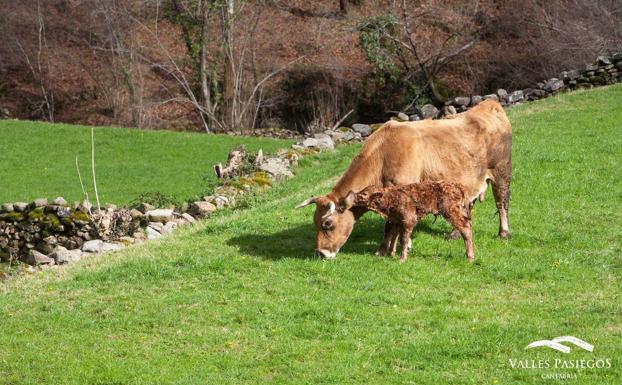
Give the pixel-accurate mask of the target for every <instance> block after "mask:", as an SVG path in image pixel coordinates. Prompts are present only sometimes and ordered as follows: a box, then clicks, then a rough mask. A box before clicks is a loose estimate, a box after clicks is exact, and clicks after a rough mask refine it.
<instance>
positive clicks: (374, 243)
mask: <svg viewBox="0 0 622 385" xmlns="http://www.w3.org/2000/svg"><path fill="white" fill-rule="evenodd" d="M431 222H432V221H431V220H425V221H422V222H420V223H419V224H418V225H417V228H416V230H415V231H416V232H423V233H428V234H431V235H433V236H436V237H439V238H443V237H445V236H446V235H447V233H448V230H449V229H450V227H449V225H445V226H444V227H442V228H441V226H439V225H438V224H436V225H432V223H431ZM445 227H446V228H445ZM383 231H384V221H383V220H382V219H381V218H373V219H371V218H368V219H366V220H362V221H360V222H359V223H358V224H357V225H355V226H354V230H353V231H352V234H351V235H350V238H348V241H347V242H346V244H345V245H344V246H343V248H342V249H341V252H344V253H349V254H370V255H371V254H373V253H374V252H375V251H376V249H377V247H378V244H379V243H380V241H381V240H382V235H383ZM227 244H228V245H229V246H235V247H238V248H239V250H240V252H241V253H243V254H247V255H252V256H255V257H259V258H266V259H273V260H279V259H283V258H299V259H316V258H318V257H316V256H314V252H313V251H314V249H315V226H314V225H313V223H311V222H310V223H307V224H304V225H303V224H301V225H298V226H294V227H290V228H288V229H285V230H282V231H279V232H276V233H271V234H261V233H257V232H249V233H243V234H240V235H237V236H235V237H233V238H231V239H229V240H228V241H227Z"/></svg>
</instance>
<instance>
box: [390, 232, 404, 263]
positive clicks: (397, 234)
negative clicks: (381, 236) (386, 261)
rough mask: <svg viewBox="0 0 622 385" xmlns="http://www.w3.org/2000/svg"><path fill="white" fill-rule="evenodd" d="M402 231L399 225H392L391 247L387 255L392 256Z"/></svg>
mask: <svg viewBox="0 0 622 385" xmlns="http://www.w3.org/2000/svg"><path fill="white" fill-rule="evenodd" d="M401 231H402V227H401V226H399V225H393V228H392V229H391V246H390V249H389V255H390V256H394V255H395V252H396V251H397V241H398V240H399V239H400V233H401Z"/></svg>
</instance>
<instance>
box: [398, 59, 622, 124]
mask: <svg viewBox="0 0 622 385" xmlns="http://www.w3.org/2000/svg"><path fill="white" fill-rule="evenodd" d="M620 82H622V53H617V54H614V55H611V56H599V57H598V58H597V59H596V61H595V62H594V63H592V64H588V65H586V66H585V67H583V68H580V69H574V70H570V71H563V72H562V73H561V74H560V75H559V77H557V78H551V79H546V80H543V81H542V82H539V83H537V84H534V85H533V86H532V87H529V88H525V89H522V90H514V91H511V92H508V91H506V90H504V89H499V90H497V92H496V93H494V94H489V95H472V96H458V97H455V98H452V99H451V100H448V101H447V102H446V103H445V105H444V106H443V107H442V108H441V109H440V110H439V109H438V108H437V107H436V106H433V105H431V104H426V105H424V106H422V107H420V108H417V109H415V111H413V112H411V113H410V115H408V114H404V113H402V116H401V117H400V116H398V118H400V119H401V120H406V119H405V118H408V120H411V121H414V120H420V119H434V118H440V117H451V116H452V115H454V114H456V113H459V112H464V111H466V110H468V109H469V108H471V107H473V106H475V105H477V104H479V103H480V102H481V101H482V100H486V99H494V100H497V101H499V102H500V103H501V104H502V105H503V106H510V105H514V104H517V103H522V102H526V101H532V100H538V99H543V98H547V97H549V96H551V95H554V94H557V93H559V92H561V91H564V90H576V89H588V88H592V87H598V86H605V85H609V84H615V83H620Z"/></svg>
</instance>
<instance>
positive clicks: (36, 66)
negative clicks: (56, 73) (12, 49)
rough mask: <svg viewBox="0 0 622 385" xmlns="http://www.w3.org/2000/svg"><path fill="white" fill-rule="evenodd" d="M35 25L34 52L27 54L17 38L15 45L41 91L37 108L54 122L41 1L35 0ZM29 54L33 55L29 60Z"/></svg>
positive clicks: (47, 49)
mask: <svg viewBox="0 0 622 385" xmlns="http://www.w3.org/2000/svg"><path fill="white" fill-rule="evenodd" d="M35 26H36V30H37V46H36V47H35V52H34V53H33V54H29V53H28V52H27V50H26V48H24V46H23V45H22V43H21V42H20V40H19V39H18V38H16V39H15V43H16V45H17V46H18V47H19V50H20V51H21V53H22V54H23V56H24V60H25V62H26V65H27V66H28V69H29V70H30V73H31V74H32V77H33V79H34V80H35V82H36V83H37V85H38V88H39V90H40V93H41V98H42V99H43V101H42V102H41V104H40V106H39V107H38V109H39V110H40V111H42V112H43V113H44V115H46V117H47V119H48V120H49V121H50V122H54V92H53V90H52V87H51V84H50V78H51V68H50V59H49V54H50V50H49V48H48V44H47V38H46V30H45V21H44V19H43V13H42V12H41V3H40V2H39V1H37V11H36V15H35ZM31 56H33V58H32V60H31Z"/></svg>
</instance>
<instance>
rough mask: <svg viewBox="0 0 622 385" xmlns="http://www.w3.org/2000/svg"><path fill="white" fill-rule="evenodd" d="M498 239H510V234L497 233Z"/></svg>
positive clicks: (503, 231) (505, 232) (507, 232)
mask: <svg viewBox="0 0 622 385" xmlns="http://www.w3.org/2000/svg"><path fill="white" fill-rule="evenodd" d="M499 239H510V232H509V231H505V230H502V231H499Z"/></svg>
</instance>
